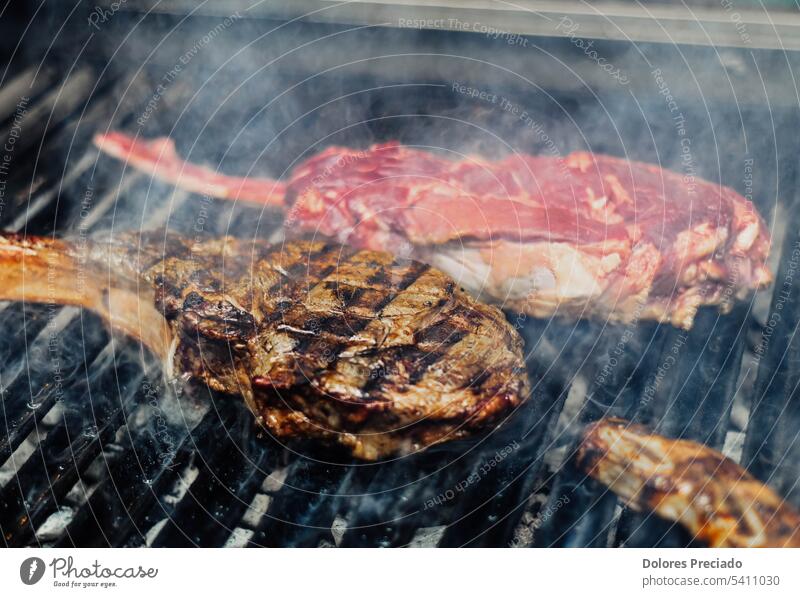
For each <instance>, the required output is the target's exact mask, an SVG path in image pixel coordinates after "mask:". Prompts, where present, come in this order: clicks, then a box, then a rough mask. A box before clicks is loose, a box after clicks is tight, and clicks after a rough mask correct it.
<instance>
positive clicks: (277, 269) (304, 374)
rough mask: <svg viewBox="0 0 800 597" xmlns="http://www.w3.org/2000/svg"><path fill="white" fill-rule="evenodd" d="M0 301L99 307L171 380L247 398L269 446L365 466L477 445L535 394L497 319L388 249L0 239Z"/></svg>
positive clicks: (158, 238) (518, 350) (157, 239)
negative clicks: (463, 442)
mask: <svg viewBox="0 0 800 597" xmlns="http://www.w3.org/2000/svg"><path fill="white" fill-rule="evenodd" d="M0 298H2V299H7V300H27V301H38V302H56V303H62V304H75V305H81V306H84V307H87V308H90V309H93V310H95V311H97V312H98V313H100V314H101V315H102V316H103V317H105V318H106V319H107V320H109V321H110V322H111V323H112V325H113V326H114V327H118V328H120V329H121V330H123V331H125V332H127V333H129V334H132V335H134V336H136V337H138V338H141V339H142V341H143V342H144V343H145V344H147V345H148V346H149V347H150V348H151V349H152V350H153V351H154V352H155V353H156V354H158V355H159V356H160V357H161V358H162V359H163V360H164V362H165V369H166V370H167V371H168V372H169V373H171V374H174V375H176V376H183V377H190V378H194V379H197V380H201V381H203V382H205V383H206V384H208V385H209V386H210V387H211V388H212V389H214V390H216V391H219V392H224V393H227V394H231V395H238V396H241V397H243V398H244V400H245V402H246V403H247V405H248V407H249V408H250V410H251V411H252V412H253V413H254V414H255V416H256V418H257V420H258V422H259V423H260V424H261V425H263V426H264V427H266V428H267V429H268V430H269V431H270V432H271V433H272V434H273V435H275V436H276V437H278V438H281V439H315V440H319V441H322V442H326V443H330V444H340V445H342V446H344V447H345V448H346V449H348V450H349V451H350V452H352V454H353V455H355V456H356V457H359V458H363V459H368V460H374V459H378V458H385V457H389V456H393V455H401V454H408V453H412V452H416V451H419V450H422V449H424V448H426V447H428V446H430V445H432V444H435V443H439V442H443V441H447V440H452V439H459V438H464V437H468V436H470V435H473V434H475V433H477V432H479V431H480V430H482V429H486V428H488V427H491V426H494V425H497V424H499V423H501V422H502V421H503V420H504V419H505V418H506V417H507V416H509V415H510V414H511V413H512V412H513V410H514V409H515V408H516V407H517V406H519V405H520V404H521V403H522V402H523V401H524V400H525V399H526V398H527V397H528V394H529V386H528V379H527V374H526V371H525V364H524V359H523V355H522V340H521V338H520V336H519V335H518V334H517V332H516V331H515V330H514V329H513V328H512V326H511V325H510V324H509V323H508V322H507V321H506V319H505V318H504V316H503V314H502V313H501V312H500V311H499V310H498V309H496V308H494V307H489V306H486V305H483V304H481V303H479V302H477V301H475V300H474V299H473V298H472V297H470V296H469V295H468V294H466V293H465V292H463V291H462V290H461V289H459V288H458V287H457V285H456V284H455V283H454V282H453V280H452V279H450V278H449V277H448V276H446V275H445V274H443V273H441V272H440V271H437V270H435V269H433V268H431V267H430V266H428V265H425V264H422V263H419V262H416V261H410V260H397V259H395V258H394V257H393V256H391V255H390V254H388V253H383V252H377V251H358V250H356V249H354V248H351V247H344V246H340V245H333V244H325V243H320V242H316V243H314V242H303V241H298V242H289V243H285V244H283V245H270V244H267V243H265V242H263V241H244V240H239V239H234V238H230V237H224V238H212V239H207V240H204V241H202V242H191V241H189V240H188V239H185V238H183V237H180V236H178V235H175V234H172V233H166V232H156V233H142V234H133V233H131V234H123V235H119V236H115V237H113V238H112V239H111V240H110V241H108V242H102V243H101V242H93V241H85V240H84V241H80V242H78V241H76V242H70V241H65V240H53V239H46V238H37V237H28V238H24V237H20V236H16V235H0Z"/></svg>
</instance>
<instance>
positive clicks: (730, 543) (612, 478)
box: [577, 418, 800, 547]
mask: <svg viewBox="0 0 800 597" xmlns="http://www.w3.org/2000/svg"><path fill="white" fill-rule="evenodd" d="M577 464H578V466H579V467H580V468H581V469H582V470H585V471H586V472H588V473H589V475H591V476H592V477H593V478H595V479H597V480H598V481H600V482H601V483H603V484H604V485H606V486H608V487H609V488H610V489H611V490H612V491H614V492H615V493H617V494H618V495H619V496H620V497H621V498H622V499H623V500H625V501H626V502H627V503H628V504H629V505H630V506H632V507H634V508H636V509H640V510H641V509H646V510H652V511H653V512H656V513H657V514H658V515H660V516H662V517H664V518H667V519H669V520H674V521H676V522H679V523H680V524H682V525H683V526H685V527H686V528H687V529H688V530H689V531H690V532H691V533H692V534H693V535H694V536H695V537H696V538H698V539H700V540H701V541H704V542H706V543H708V544H709V545H711V546H713V547H800V513H798V512H797V511H796V510H795V509H794V508H792V507H791V506H789V505H788V504H786V503H785V502H784V501H783V500H782V499H781V498H780V497H779V496H778V495H776V494H775V493H774V492H773V491H772V490H771V489H769V488H768V487H767V486H765V485H763V484H762V483H760V482H759V481H757V480H756V479H755V478H753V477H752V476H751V475H750V474H748V473H747V472H746V471H745V470H744V469H743V468H742V467H740V466H739V465H738V464H736V463H735V462H733V461H732V460H730V459H729V458H726V457H725V456H723V455H722V454H720V453H719V452H717V451H715V450H712V449H711V448H709V447H707V446H704V445H702V444H698V443H696V442H693V441H688V440H673V439H669V438H666V437H662V436H659V435H656V434H654V433H652V432H651V431H649V430H648V429H647V428H645V427H643V426H641V425H635V424H632V423H630V422H628V421H625V420H623V419H616V418H611V419H604V420H601V421H599V422H597V423H593V424H591V425H589V426H588V427H587V428H586V430H585V432H584V436H583V441H582V443H581V445H580V448H579V450H578V454H577Z"/></svg>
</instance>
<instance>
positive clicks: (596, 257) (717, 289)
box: [95, 133, 772, 329]
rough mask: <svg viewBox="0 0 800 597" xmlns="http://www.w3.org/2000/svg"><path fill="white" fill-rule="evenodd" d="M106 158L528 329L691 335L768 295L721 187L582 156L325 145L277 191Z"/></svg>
mask: <svg viewBox="0 0 800 597" xmlns="http://www.w3.org/2000/svg"><path fill="white" fill-rule="evenodd" d="M95 143H96V144H97V145H98V147H100V148H101V149H102V150H103V151H105V152H107V153H109V154H111V155H114V156H115V157H118V158H120V159H126V160H128V161H129V162H130V163H131V164H132V165H134V166H136V167H138V168H140V169H143V170H146V171H148V172H150V173H151V174H153V175H155V176H159V177H161V178H163V179H165V180H168V181H170V182H172V183H174V184H178V185H180V186H183V187H185V188H187V189H191V190H199V191H200V192H204V193H208V194H212V195H215V196H218V197H223V198H227V199H235V200H242V201H251V202H256V203H260V204H265V205H272V206H281V207H283V209H285V210H287V215H286V224H287V226H286V229H287V230H289V231H293V232H294V233H296V232H297V231H311V232H313V233H314V234H315V235H318V234H323V235H326V236H328V237H330V238H333V239H336V240H337V241H338V242H341V243H344V244H349V245H353V246H355V247H358V248H366V249H375V250H388V251H391V252H394V253H396V254H399V255H412V256H414V257H415V258H417V259H420V260H422V261H425V262H427V263H431V264H435V265H436V266H437V267H439V268H440V269H442V270H443V271H445V272H446V273H448V274H450V275H451V276H452V277H453V278H455V279H456V281H457V282H458V283H459V284H460V285H462V286H464V287H465V288H466V289H467V290H468V291H469V292H471V293H472V294H473V295H474V296H476V297H477V296H479V297H481V298H482V299H484V300H487V301H490V302H493V303H495V304H498V305H500V306H502V307H503V308H507V309H511V310H515V311H519V312H523V313H527V314H529V315H533V316H536V317H551V316H553V315H558V316H561V317H569V318H573V319H574V318H595V319H603V320H610V321H622V322H630V321H638V320H656V321H660V322H663V323H671V324H673V325H675V326H679V327H682V328H686V329H688V328H690V327H691V326H692V322H693V320H694V316H695V313H696V312H697V309H698V308H699V307H700V306H702V305H718V306H719V308H720V309H721V310H722V311H727V310H729V309H730V308H731V306H732V305H733V303H734V302H735V301H736V300H740V299H743V298H745V297H746V296H747V294H748V293H749V292H751V291H753V290H757V289H759V288H763V287H765V286H767V285H768V284H769V283H770V282H771V280H772V274H771V272H770V271H769V269H767V267H766V259H767V255H768V252H769V245H770V238H769V233H768V231H767V228H766V226H765V224H764V222H763V220H762V219H761V217H760V216H759V215H758V213H757V212H756V210H755V208H754V206H753V204H752V203H751V202H749V201H747V200H746V199H745V198H744V197H742V196H741V195H739V194H738V193H736V192H735V191H734V190H732V189H729V188H727V187H722V186H720V185H718V184H713V183H710V182H707V181H704V180H700V179H694V178H687V177H684V176H682V175H681V174H678V173H676V172H671V171H669V170H664V169H662V168H659V167H658V166H654V165H651V164H645V163H641V162H634V161H629V160H624V159H619V158H614V157H611V156H605V155H596V154H591V153H588V152H575V153H572V154H569V155H567V156H566V157H563V158H561V157H553V156H529V155H511V156H508V157H505V158H502V159H499V160H494V161H489V160H485V159H482V158H479V157H474V156H473V157H469V158H465V159H462V160H458V161H457V160H451V159H447V158H446V157H443V156H441V155H437V154H435V153H432V152H429V151H425V150H421V149H416V148H413V147H408V146H403V145H400V144H398V143H384V144H380V145H373V146H372V147H370V148H368V149H366V150H358V149H351V148H346V147H329V148H327V149H325V150H324V151H322V152H320V153H319V154H317V155H315V156H313V157H311V158H309V159H307V160H305V161H304V162H302V163H300V164H299V165H298V166H297V167H296V168H295V169H294V170H293V171H292V172H291V174H290V176H289V178H288V180H287V181H286V182H285V184H284V183H278V182H276V181H272V180H270V179H266V178H260V179H255V178H252V179H251V178H235V177H229V176H225V175H222V174H219V173H217V172H215V171H213V170H211V169H208V168H203V167H201V166H197V165H195V164H190V163H187V162H183V161H181V159H180V158H179V157H178V156H177V154H176V153H175V149H174V145H173V144H172V142H171V141H170V140H168V139H157V140H155V141H150V142H147V141H142V140H137V139H132V138H130V137H127V136H125V135H122V134H120V133H110V134H107V135H98V136H97V137H96V138H95Z"/></svg>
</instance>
